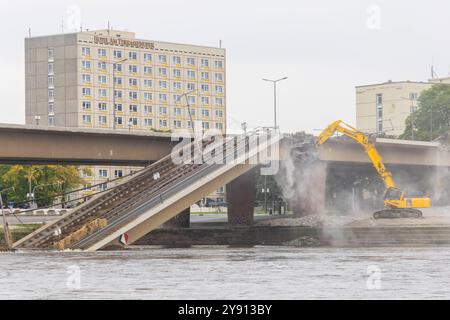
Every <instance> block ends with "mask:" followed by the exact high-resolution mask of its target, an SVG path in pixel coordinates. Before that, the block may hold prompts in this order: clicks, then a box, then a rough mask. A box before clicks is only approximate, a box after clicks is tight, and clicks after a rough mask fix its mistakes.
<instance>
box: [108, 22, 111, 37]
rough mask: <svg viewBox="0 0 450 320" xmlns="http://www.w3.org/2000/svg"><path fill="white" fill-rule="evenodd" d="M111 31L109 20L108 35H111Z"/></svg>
mask: <svg viewBox="0 0 450 320" xmlns="http://www.w3.org/2000/svg"><path fill="white" fill-rule="evenodd" d="M110 33H111V23H110V22H109V20H108V36H109V35H110Z"/></svg>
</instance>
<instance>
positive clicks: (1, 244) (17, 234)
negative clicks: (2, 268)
mask: <svg viewBox="0 0 450 320" xmlns="http://www.w3.org/2000/svg"><path fill="white" fill-rule="evenodd" d="M40 226H41V225H40V224H22V225H16V226H10V231H11V237H12V241H13V242H16V241H18V240H20V239H22V238H23V237H26V236H27V235H29V234H30V233H32V232H33V231H35V230H37V229H38V228H39V227H40ZM7 249H8V248H7V246H6V242H5V235H4V233H3V226H1V229H0V252H1V251H7Z"/></svg>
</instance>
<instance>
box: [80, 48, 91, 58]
mask: <svg viewBox="0 0 450 320" xmlns="http://www.w3.org/2000/svg"><path fill="white" fill-rule="evenodd" d="M81 54H82V55H83V56H85V57H90V56H91V48H89V47H82V48H81Z"/></svg>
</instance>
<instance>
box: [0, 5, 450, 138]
mask: <svg viewBox="0 0 450 320" xmlns="http://www.w3.org/2000/svg"><path fill="white" fill-rule="evenodd" d="M78 12H79V13H80V15H79V17H80V18H78ZM449 12H450V3H449V2H448V1H446V0H427V1H424V0H422V1H417V0H409V1H400V0H396V1H392V0H391V1H366V0H343V1H335V0H334V1H333V0H322V1H320V0H311V1H309V0H308V1H306V0H292V1H288V0H277V1H274V0H270V1H267V0H259V1H249V0H245V1H244V0H239V1H235V0H221V1H216V0H189V1H182V0H147V1H142V0H126V1H124V0H121V1H112V0H109V1H104V0H89V1H76V0H73V1H65V0H58V1H48V0H47V1H24V0H15V1H9V0H8V1H2V7H1V9H0V34H1V38H0V41H1V50H0V55H1V57H0V58H1V59H0V68H1V70H2V75H3V76H2V77H0V94H1V97H2V99H1V100H2V102H3V104H2V105H0V111H1V113H0V114H1V118H0V122H2V123H24V113H25V112H24V109H25V106H24V101H25V98H24V96H25V92H24V38H25V37H26V36H27V34H28V29H29V28H31V32H32V35H33V36H39V35H47V34H55V33H60V32H62V29H63V25H64V31H65V32H70V31H73V30H71V28H72V29H73V28H74V27H76V25H77V24H78V23H80V24H81V23H82V25H83V27H84V28H89V29H91V30H92V29H100V28H102V29H103V28H106V27H107V23H108V20H109V21H111V24H112V26H113V28H115V29H124V30H129V31H134V32H136V33H137V37H138V38H141V39H149V40H160V41H171V42H182V43H192V44H199V45H211V46H219V41H220V40H222V43H223V46H224V47H225V48H226V49H227V73H228V75H227V89H228V93H227V98H228V105H227V107H228V126H229V128H230V129H237V128H239V126H240V123H242V122H244V121H246V122H248V123H249V126H250V127H255V126H269V125H272V124H273V98H272V87H271V85H270V84H269V83H266V82H263V81H262V80H261V79H262V78H263V77H268V78H280V77H283V76H288V77H289V79H288V80H286V81H284V82H283V83H280V85H279V91H278V102H279V104H278V107H279V109H278V119H279V125H280V126H281V128H282V130H283V131H285V132H294V131H300V130H306V131H308V132H316V131H315V130H317V129H320V128H323V127H324V126H326V125H327V124H328V123H329V122H331V121H333V120H336V119H342V120H345V121H348V122H350V123H354V122H355V88H354V87H355V86H356V85H362V84H370V83H376V82H382V81H386V80H389V79H392V80H394V81H395V80H415V81H425V80H427V79H428V78H429V77H430V66H431V65H432V64H433V65H434V66H435V68H436V71H437V73H438V75H439V76H441V77H444V76H448V75H449V71H450V41H449V30H450V19H449V18H448V14H449ZM63 21H64V22H63Z"/></svg>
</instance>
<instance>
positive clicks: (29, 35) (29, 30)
mask: <svg viewBox="0 0 450 320" xmlns="http://www.w3.org/2000/svg"><path fill="white" fill-rule="evenodd" d="M28 37H29V38H31V28H28Z"/></svg>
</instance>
